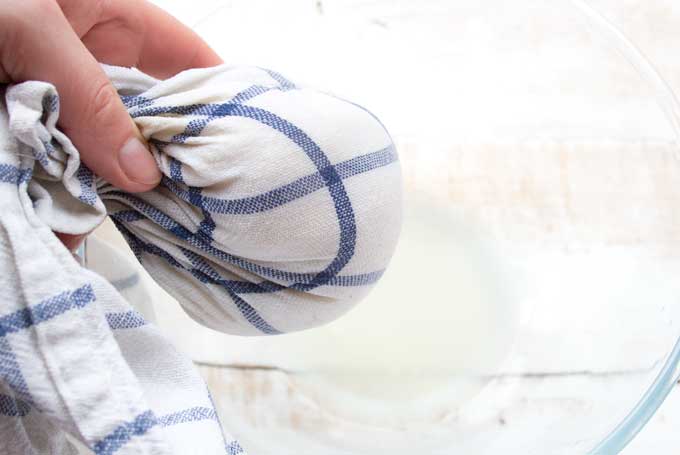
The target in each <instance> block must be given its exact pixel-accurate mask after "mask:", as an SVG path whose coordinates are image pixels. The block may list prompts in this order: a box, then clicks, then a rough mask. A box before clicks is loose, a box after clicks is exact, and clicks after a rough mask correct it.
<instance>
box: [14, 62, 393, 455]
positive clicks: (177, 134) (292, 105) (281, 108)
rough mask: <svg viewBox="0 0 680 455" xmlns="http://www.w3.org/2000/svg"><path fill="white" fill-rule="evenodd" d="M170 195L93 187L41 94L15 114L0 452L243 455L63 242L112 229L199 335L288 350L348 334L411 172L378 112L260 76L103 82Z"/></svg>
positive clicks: (378, 267) (172, 356) (230, 73)
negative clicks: (201, 329)
mask: <svg viewBox="0 0 680 455" xmlns="http://www.w3.org/2000/svg"><path fill="white" fill-rule="evenodd" d="M105 69H106V71H107V73H108V75H109V77H110V78H111V80H112V81H113V83H114V85H115V86H116V87H117V88H118V90H119V93H120V95H121V98H122V99H123V101H124V102H125V104H126V105H127V106H128V109H129V112H130V114H131V115H132V116H133V118H134V119H135V122H136V123H137V125H138V126H139V128H140V130H141V132H142V134H143V135H144V136H145V137H146V138H147V139H148V140H149V142H150V144H151V148H152V152H153V154H154V157H155V158H156V161H157V162H158V164H159V166H160V168H161V171H162V172H163V174H164V179H163V182H162V183H161V185H160V186H159V187H158V188H157V189H155V190H153V191H150V192H147V193H143V194H137V195H130V194H126V193H124V192H122V191H120V190H118V189H116V188H114V187H112V186H110V185H108V184H107V183H106V182H103V181H100V180H98V179H97V178H95V177H94V176H93V175H92V174H91V172H90V171H89V170H88V169H87V168H86V167H84V166H82V165H81V163H80V160H79V155H78V152H77V150H76V149H75V148H74V147H73V145H72V144H71V142H70V140H69V139H68V137H66V136H65V135H64V134H62V133H60V132H59V130H58V129H57V127H56V122H57V119H58V110H59V109H58V102H59V101H58V96H57V94H56V92H55V90H54V88H53V87H52V86H51V85H49V84H46V83H42V82H26V83H22V84H17V85H14V86H9V87H7V88H6V89H5V90H3V92H4V93H3V95H4V96H3V99H4V101H3V102H2V103H0V270H2V274H0V286H2V289H3V291H2V292H3V299H2V302H1V303H0V453H3V454H44V453H50V454H70V453H74V448H73V447H72V446H71V445H70V443H69V442H68V441H67V440H66V438H65V437H64V435H65V433H69V434H70V435H73V436H74V437H75V438H76V439H78V440H80V441H82V442H83V443H84V444H86V445H87V446H88V447H90V448H91V449H92V450H93V451H94V452H96V453H98V454H109V453H124V454H142V453H143V454H146V453H149V454H194V453H195V454H213V453H227V454H238V453H243V450H242V448H240V446H239V445H238V443H237V442H236V441H235V440H234V439H233V438H232V437H231V436H230V435H228V434H224V433H223V431H222V429H221V426H220V424H219V420H218V418H217V415H216V412H215V408H214V406H213V404H212V400H211V398H210V396H209V393H208V391H207V388H206V386H205V384H204V383H203V381H202V380H201V378H200V376H199V375H198V373H197V372H196V371H195V369H194V368H193V365H192V363H191V362H190V360H188V359H187V358H186V357H184V356H183V355H181V354H180V353H179V352H178V351H177V350H176V349H175V348H174V347H172V345H170V343H168V342H167V341H166V340H165V339H164V337H163V336H162V334H161V333H160V332H159V331H158V330H157V329H156V328H155V327H153V326H152V325H151V324H148V323H147V322H146V321H145V319H144V317H143V316H142V315H141V314H139V313H138V312H136V311H134V310H133V309H132V308H131V307H130V305H129V304H128V303H127V302H126V300H125V298H124V297H123V296H122V295H121V294H120V293H119V292H118V291H117V290H116V288H115V287H114V286H112V285H111V283H109V282H108V281H107V280H106V279H104V278H103V277H101V276H99V275H97V274H95V273H93V272H91V271H88V270H86V269H84V268H81V267H80V266H79V265H78V263H77V262H76V261H75V260H74V259H73V258H72V257H71V255H70V253H69V252H68V251H66V249H65V248H64V247H63V246H62V245H61V244H60V242H59V241H58V240H57V239H56V237H55V236H54V235H53V234H52V230H55V231H60V232H65V233H71V234H79V233H86V232H89V231H91V230H92V229H94V228H95V227H96V226H97V225H98V224H99V223H100V222H101V221H102V220H103V219H104V217H105V216H107V213H108V214H109V215H110V216H111V217H112V219H113V220H114V222H115V223H116V225H117V227H118V228H119V229H120V230H121V232H122V233H123V234H124V236H125V237H126V240H127V241H128V243H129V244H130V246H131V247H132V249H133V251H134V252H135V254H136V255H137V257H138V259H139V260H140V262H141V264H142V265H143V266H144V267H145V268H146V270H147V271H148V272H149V273H150V274H151V276H152V277H153V278H154V279H156V280H157V281H158V282H159V283H160V284H161V285H162V286H163V287H164V288H165V289H166V290H168V292H170V293H171V294H172V295H173V296H175V297H176V298H177V299H178V301H179V302H180V303H181V304H182V306H183V307H184V309H185V310H186V311H187V313H188V314H190V315H191V316H192V317H193V318H194V319H196V320H197V321H199V322H201V323H203V324H204V325H207V326H209V327H212V328H215V329H218V330H222V331H226V332H229V333H236V334H278V333H283V332H288V331H293V330H300V329H303V328H306V327H312V326H316V325H319V324H322V323H325V322H328V321H330V320H333V319H335V318H336V317H338V316H339V315H341V314H343V313H344V312H346V311H347V310H348V309H349V308H351V306H352V305H354V304H355V303H356V302H357V301H359V300H360V299H361V298H362V297H363V296H364V295H365V294H366V293H367V292H368V290H369V289H370V288H371V287H372V286H373V285H374V283H375V282H376V281H377V279H378V278H379V277H380V276H381V274H382V272H383V270H384V269H385V267H386V266H387V263H388V261H389V258H390V256H391V254H392V251H393V249H394V247H395V244H396V240H397V236H398V231H399V224H400V198H401V190H400V172H399V166H398V162H397V158H396V153H395V151H394V146H393V144H392V142H391V139H390V137H389V135H388V133H387V132H386V131H385V129H384V127H383V126H382V125H381V123H380V122H379V121H378V120H377V119H376V118H375V117H373V116H372V115H371V114H370V113H369V112H368V111H366V110H364V109H363V108H361V107H359V106H357V105H354V104H352V103H349V102H347V101H344V100H341V99H338V98H336V97H334V96H331V95H328V94H323V93H320V92H316V91H313V90H309V89H305V88H300V87H297V86H296V85H294V84H293V83H291V82H290V81H288V80H286V79H285V78H283V77H282V76H280V75H279V74H277V73H274V72H272V71H269V70H264V69H260V68H249V67H246V68H239V67H228V66H220V67H216V68H210V69H201V70H191V71H186V72H183V73H181V74H179V75H177V76H175V77H173V78H171V79H169V80H166V81H159V80H156V79H153V78H151V77H149V76H146V75H144V74H142V73H140V72H138V71H136V70H131V69H125V68H115V67H106V68H105Z"/></svg>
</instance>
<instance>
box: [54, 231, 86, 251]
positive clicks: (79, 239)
mask: <svg viewBox="0 0 680 455" xmlns="http://www.w3.org/2000/svg"><path fill="white" fill-rule="evenodd" d="M54 234H55V235H56V236H57V238H58V239H59V240H61V243H63V244H64V246H65V247H66V248H68V250H69V251H75V250H77V249H78V247H79V246H80V245H81V244H82V243H83V241H84V240H85V237H87V234H78V235H74V234H64V233H62V232H55V233H54Z"/></svg>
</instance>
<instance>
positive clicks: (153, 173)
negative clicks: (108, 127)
mask: <svg viewBox="0 0 680 455" xmlns="http://www.w3.org/2000/svg"><path fill="white" fill-rule="evenodd" d="M118 162H119V163H120V167H121V169H122V170H123V172H125V175H127V177H128V178H129V179H130V180H132V181H133V182H136V183H142V184H145V185H155V184H156V183H158V182H159V181H160V179H161V171H159V170H158V166H156V161H155V160H154V159H153V156H151V153H150V152H149V150H148V149H147V148H146V147H145V146H144V145H143V144H142V143H141V142H140V140H139V139H137V138H134V137H133V138H131V139H130V140H129V141H127V142H126V143H125V145H124V146H123V147H122V148H121V149H120V152H118Z"/></svg>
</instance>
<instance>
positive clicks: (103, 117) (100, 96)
mask: <svg viewBox="0 0 680 455" xmlns="http://www.w3.org/2000/svg"><path fill="white" fill-rule="evenodd" d="M117 101H118V94H117V93H116V90H115V89H114V88H113V86H112V85H111V84H110V83H109V82H108V81H103V82H101V83H100V84H99V85H98V86H96V87H95V90H94V96H93V98H92V100H91V120H92V121H93V122H94V125H95V127H96V128H97V129H99V128H106V127H108V126H110V125H112V124H113V123H114V122H115V115H116V113H117V112H116V108H117V107H118V103H117ZM96 133H101V131H97V132H96Z"/></svg>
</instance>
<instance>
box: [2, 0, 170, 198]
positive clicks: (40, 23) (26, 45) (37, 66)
mask: <svg viewBox="0 0 680 455" xmlns="http://www.w3.org/2000/svg"><path fill="white" fill-rule="evenodd" d="M27 1H28V0H27ZM34 3H36V4H40V5H41V8H39V9H38V10H37V11H34V17H33V18H32V20H31V21H30V23H28V24H24V25H23V26H22V27H21V28H19V29H18V31H17V35H18V39H17V40H16V45H17V48H18V49H16V50H15V58H17V59H22V58H23V59H27V58H30V64H21V65H15V71H14V72H10V74H9V76H10V78H11V79H12V80H14V81H21V80H43V81H47V82H50V83H52V84H54V85H55V86H56V88H57V90H58V92H59V95H60V99H61V100H60V101H61V102H60V116H59V125H60V127H61V128H62V129H63V130H64V132H65V133H66V134H67V135H68V136H69V137H70V138H71V140H72V141H73V143H74V144H75V145H76V147H77V148H78V150H79V151H80V154H81V157H82V160H83V161H84V162H85V164H87V166H88V167H89V168H90V169H92V170H93V171H94V172H95V173H96V174H98V175H100V176H101V177H103V178H104V179H106V180H107V181H108V182H110V183H112V184H113V185H115V186H117V187H119V188H122V189H125V190H127V191H147V190H149V189H151V188H153V187H154V186H155V185H156V184H157V183H158V182H159V180H160V172H159V170H158V168H157V166H156V164H155V162H154V160H153V158H152V156H151V154H150V153H149V151H148V149H147V148H146V145H145V144H144V143H143V140H141V136H140V134H139V131H138V130H137V128H136V127H135V125H134V123H133V122H132V120H131V118H130V116H129V115H128V113H127V111H126V109H125V107H124V106H123V104H122V102H121V101H120V99H119V97H118V95H117V93H116V90H115V89H114V88H113V87H112V86H111V84H110V82H109V81H108V79H107V78H106V76H105V75H104V73H103V71H102V69H101V67H100V66H99V64H98V63H97V61H96V60H95V59H94V57H93V56H92V55H91V54H90V53H89V52H88V51H87V49H86V48H85V46H84V45H83V44H82V42H81V41H80V39H79V38H78V36H77V35H76V34H75V32H74V31H73V29H72V28H71V26H70V25H69V23H68V21H67V20H66V18H65V17H64V15H63V14H62V12H61V10H60V9H59V7H58V5H57V4H56V3H52V2H45V1H38V2H34ZM3 54H5V55H8V54H7V53H3ZM9 55H10V57H9V58H10V59H11V58H12V57H11V54H9ZM4 58H7V57H4Z"/></svg>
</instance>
